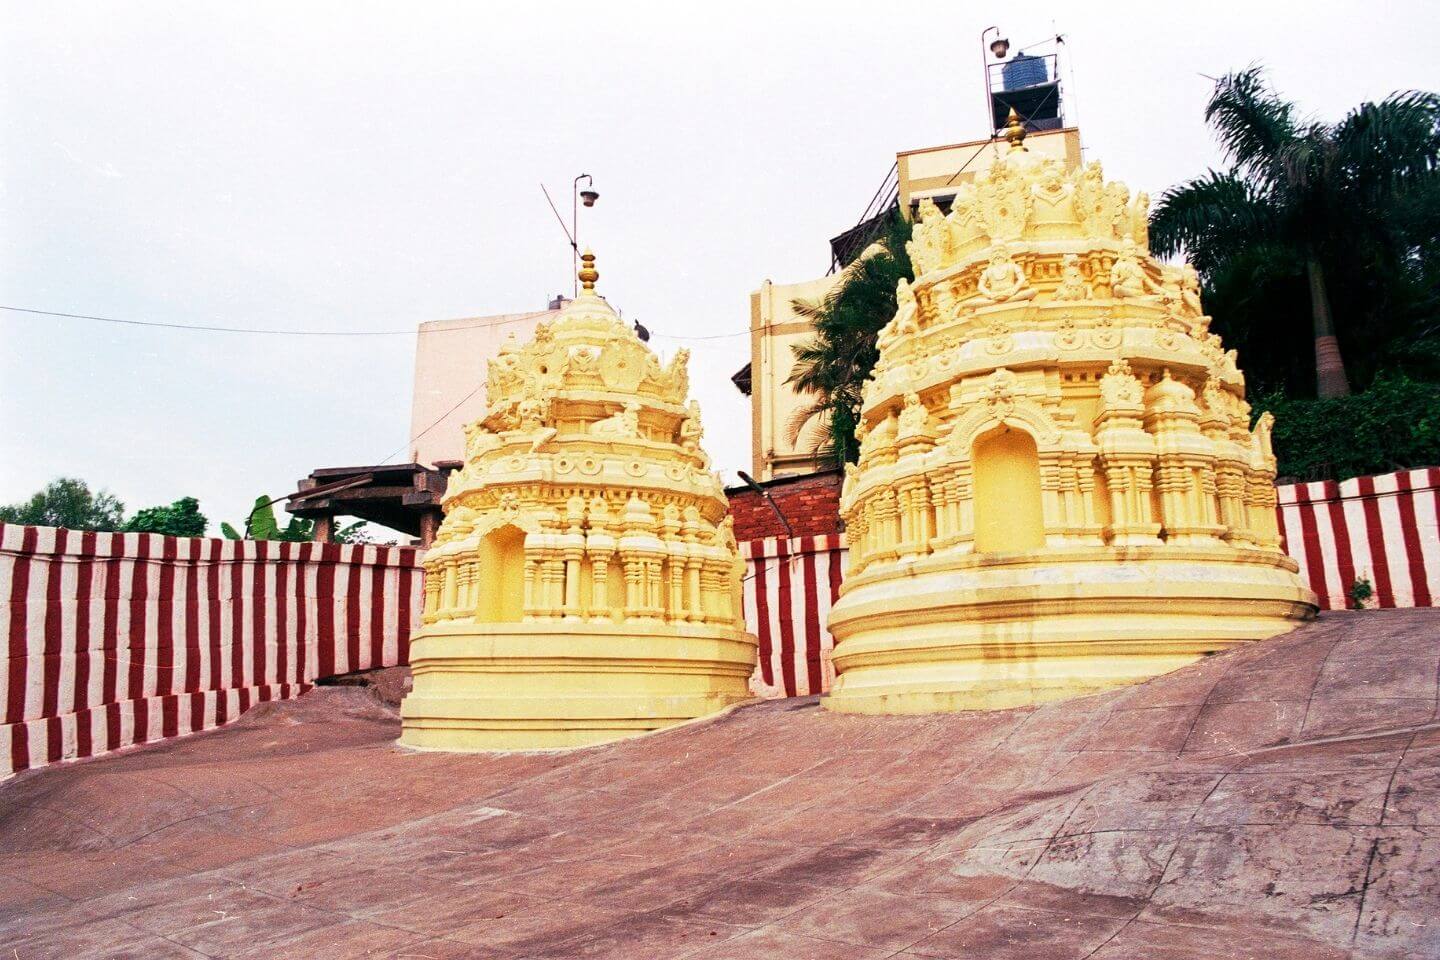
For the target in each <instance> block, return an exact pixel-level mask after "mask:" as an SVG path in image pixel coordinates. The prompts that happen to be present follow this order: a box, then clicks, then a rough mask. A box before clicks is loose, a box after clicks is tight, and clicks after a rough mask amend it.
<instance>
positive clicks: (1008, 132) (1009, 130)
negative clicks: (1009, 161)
mask: <svg viewBox="0 0 1440 960" xmlns="http://www.w3.org/2000/svg"><path fill="white" fill-rule="evenodd" d="M1005 139H1006V140H1009V141H1010V149H1012V150H1013V149H1015V148H1016V147H1019V148H1020V149H1021V150H1024V149H1026V147H1025V124H1023V123H1021V122H1020V115H1019V114H1018V113H1016V112H1015V108H1014V107H1011V108H1010V116H1008V117H1006V118H1005Z"/></svg>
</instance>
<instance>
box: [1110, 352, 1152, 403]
mask: <svg viewBox="0 0 1440 960" xmlns="http://www.w3.org/2000/svg"><path fill="white" fill-rule="evenodd" d="M1144 396H1145V387H1144V386H1143V385H1142V384H1141V383H1140V381H1139V379H1138V378H1136V376H1135V373H1134V371H1133V370H1131V369H1130V362H1129V361H1128V360H1126V359H1124V358H1123V357H1122V358H1120V359H1118V360H1115V361H1114V362H1113V363H1111V364H1110V367H1109V368H1108V369H1107V370H1106V371H1105V376H1103V377H1101V378H1100V402H1101V403H1102V404H1104V405H1105V407H1107V408H1114V407H1120V408H1126V409H1130V408H1133V409H1137V410H1138V409H1139V408H1140V406H1141V401H1142V400H1143V398H1144Z"/></svg>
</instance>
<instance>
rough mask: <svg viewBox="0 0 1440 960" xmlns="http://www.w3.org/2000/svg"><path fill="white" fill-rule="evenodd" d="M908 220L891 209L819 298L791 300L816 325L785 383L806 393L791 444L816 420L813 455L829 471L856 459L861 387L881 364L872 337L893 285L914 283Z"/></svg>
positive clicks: (892, 306) (886, 313)
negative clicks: (821, 440)
mask: <svg viewBox="0 0 1440 960" xmlns="http://www.w3.org/2000/svg"><path fill="white" fill-rule="evenodd" d="M909 239H910V223H909V222H908V221H907V220H905V219H904V218H903V217H901V216H900V211H899V210H898V209H892V210H891V212H890V216H889V217H888V218H887V219H886V221H885V223H884V226H883V228H882V232H881V235H880V237H879V239H878V240H876V241H875V242H874V243H873V244H871V245H870V246H869V247H868V248H866V250H865V252H864V253H862V254H860V256H859V257H858V258H857V259H856V260H855V261H854V262H853V263H851V264H850V265H849V266H848V267H846V268H845V272H844V275H843V276H842V277H841V278H840V280H839V282H838V283H836V285H835V286H834V287H832V288H831V290H830V292H829V293H828V294H826V295H825V297H824V299H823V300H819V301H814V300H796V301H794V302H793V304H792V306H793V307H794V309H795V312H796V313H797V314H799V315H800V316H802V317H805V318H806V319H808V320H809V321H810V322H811V323H812V324H813V325H814V327H815V336H814V337H812V338H810V339H809V340H806V341H804V342H803V343H799V344H796V345H795V346H794V347H793V348H792V351H793V353H794V354H795V366H794V369H793V370H792V372H791V374H790V378H789V380H787V381H786V382H787V383H790V384H792V385H793V386H794V387H795V390H796V392H798V393H808V394H811V396H812V399H811V402H809V403H807V404H806V405H804V406H803V407H802V408H801V409H800V410H798V411H797V412H796V414H795V415H794V416H792V417H791V418H790V422H789V423H788V424H787V432H788V434H789V440H790V442H791V443H792V444H793V443H794V442H795V441H796V440H797V439H798V438H799V436H800V433H801V431H802V430H804V429H805V427H806V426H807V425H808V424H809V423H810V422H811V421H813V420H816V419H818V420H819V422H820V423H821V425H822V426H823V427H824V429H825V432H826V433H827V435H828V436H829V442H828V443H826V444H824V445H823V446H822V447H821V448H820V450H819V452H818V456H819V458H820V459H821V460H822V461H823V462H826V463H828V464H829V465H831V466H840V465H841V464H845V463H853V462H854V461H855V460H856V459H857V458H858V456H859V452H860V451H859V447H858V445H857V444H856V442H855V427H856V425H857V424H858V423H859V418H860V389H861V387H862V386H864V384H865V380H866V379H867V378H868V377H869V376H870V371H871V370H872V369H873V368H874V367H875V361H876V360H877V359H879V356H880V355H879V352H878V351H877V350H876V347H875V337H876V335H877V334H879V332H880V328H881V327H883V326H885V324H887V323H889V322H890V318H891V317H893V316H894V315H895V310H896V307H897V305H896V302H895V288H896V286H897V285H898V284H899V282H900V280H901V278H902V277H903V278H904V279H906V280H913V279H915V271H914V268H913V267H911V266H910V255H909V254H908V253H907V252H906V251H905V243H906V241H908V240H909Z"/></svg>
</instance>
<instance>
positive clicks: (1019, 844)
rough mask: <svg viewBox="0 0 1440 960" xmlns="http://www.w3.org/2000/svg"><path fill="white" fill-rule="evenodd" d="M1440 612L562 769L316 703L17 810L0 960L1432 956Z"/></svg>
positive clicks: (690, 731) (106, 762) (32, 793)
mask: <svg viewBox="0 0 1440 960" xmlns="http://www.w3.org/2000/svg"><path fill="white" fill-rule="evenodd" d="M1437 683H1440V613H1437V612H1436V611H1433V610H1424V611H1384V612H1367V613H1355V614H1347V613H1337V614H1326V615H1323V616H1322V617H1321V618H1320V620H1319V621H1317V622H1316V623H1314V624H1311V625H1309V626H1306V627H1304V628H1302V629H1300V630H1298V631H1296V632H1294V633H1292V634H1289V635H1288V636H1285V637H1282V638H1278V639H1275V640H1271V641H1266V642H1264V643H1260V644H1256V645H1253V646H1251V647H1248V648H1246V649H1242V650H1236V651H1232V652H1229V653H1225V654H1222V655H1218V656H1214V657H1211V658H1208V659H1206V660H1204V661H1202V662H1200V663H1198V664H1196V665H1194V666H1192V667H1189V668H1186V669H1184V670H1181V671H1178V672H1176V673H1173V674H1169V675H1167V676H1163V677H1159V678H1156V679H1154V680H1151V681H1149V682H1147V683H1145V684H1142V685H1140V686H1136V687H1131V688H1127V689H1122V690H1115V691H1110V692H1108V693H1105V694H1101V695H1097V696H1093V697H1089V698H1086V699H1083V700H1075V701H1070V702H1066V703H1058V704H1051V705H1047V706H1044V707H1041V708H1038V709H1023V710H1011V711H1005V712H998V713H988V714H969V715H953V716H931V717H901V718H881V717H863V716H850V715H838V714H831V713H827V712H824V711H822V710H820V709H819V708H818V706H817V704H816V702H815V700H814V699H807V700H791V701H779V702H770V703H764V704H758V705H754V706H747V707H742V708H740V709H737V710H735V711H733V712H731V713H729V714H726V715H724V716H721V717H719V718H715V719H712V720H709V721H705V722H701V723H698V724H695V725H692V726H688V727H684V728H681V729H675V730H671V731H667V732H662V733H660V734H657V735H653V736H650V737H646V738H642V739H639V740H634V741H629V742H624V743H619V744H615V745H611V746H606V747H598V748H592V749H588V750H580V751H576V752H571V753H565V754H531V755H510V756H494V755H445V754H432V753H426V754H416V753H408V752H405V751H403V750H401V749H400V748H398V747H397V746H396V745H395V738H396V736H397V734H398V733H399V728H400V725H399V720H398V718H397V717H396V715H395V714H394V712H393V711H392V710H390V709H388V708H386V707H385V706H383V705H382V704H381V703H380V702H379V701H378V700H376V699H375V698H373V697H372V696H371V695H370V694H369V693H367V692H366V691H363V690H358V689H343V688H322V689H320V690H316V691H314V692H313V693H310V694H307V695H306V696H305V697H303V698H301V699H300V700H298V701H295V702H291V703H286V704H274V705H264V706H262V707H259V708H257V709H256V710H254V711H252V712H251V713H250V714H248V715H247V716H246V717H245V718H244V719H242V720H241V721H240V722H238V723H236V724H234V725H232V726H230V727H227V728H224V729H222V730H219V731H215V732H213V733H208V734H202V735H198V736H195V737H191V738H187V739H184V740H180V741H172V742H168V743H163V744H158V745H153V746H149V747H142V748H139V749H136V750H133V751H129V752H127V753H125V754H122V755H118V756H111V757H108V758H101V759H99V760H95V761H90V762H84V763H78V764H69V765H64V766H60V767H55V768H51V769H45V770H39V771H34V772H31V773H28V774H22V775H21V776H19V777H17V778H15V779H13V780H12V781H10V782H7V783H6V784H4V785H3V786H0V956H3V957H5V958H15V960H42V958H52V957H55V958H61V957H63V958H66V960H82V958H99V957H145V958H163V957H191V958H196V957H266V958H272V957H295V958H302V957H304V958H310V957H318V958H346V957H394V958H434V960H439V958H460V957H468V958H487V960H490V958H520V957H531V958H542V957H544V958H558V957H624V958H627V960H640V958H648V957H654V958H661V957H694V958H757V960H763V958H781V957H784V958H790V960H796V958H800V960H804V958H813V960H821V958H825V960H871V958H874V960H879V958H885V957H907V958H908V957H931V958H936V957H941V958H950V957H953V958H961V957H963V958H967V960H968V958H1016V960H1020V958H1024V960H1059V958H1067V960H1068V958H1074V960H1081V958H1094V960H1120V958H1136V960H1141V958H1143V960H1192V958H1193V960H1200V958H1205V960H1215V958H1235V960H1239V958H1266V960H1279V958H1303V960H1328V958H1341V957H1395V958H1401V957H1405V958H1412V957H1434V956H1440V909H1437V905H1440V719H1437V698H1436V694H1437Z"/></svg>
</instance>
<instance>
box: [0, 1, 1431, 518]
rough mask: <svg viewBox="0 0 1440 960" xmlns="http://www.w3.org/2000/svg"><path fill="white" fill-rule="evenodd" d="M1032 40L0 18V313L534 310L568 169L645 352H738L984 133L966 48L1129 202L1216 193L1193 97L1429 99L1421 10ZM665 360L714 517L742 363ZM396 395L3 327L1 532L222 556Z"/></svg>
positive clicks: (868, 22) (1119, 7) (292, 9)
mask: <svg viewBox="0 0 1440 960" xmlns="http://www.w3.org/2000/svg"><path fill="white" fill-rule="evenodd" d="M1030 6H1031V8H1032V9H1033V10H1041V9H1044V10H1046V11H1056V12H1057V20H1056V21H1055V22H1053V23H1052V21H1051V20H1050V18H1049V14H1048V13H1047V14H1045V15H1043V16H1042V15H1039V14H1035V15H1033V16H1030V17H1029V18H1028V19H1025V18H1022V16H1021V14H1019V13H1018V12H1017V11H1018V5H1016V4H1008V3H1006V4H1001V3H987V4H978V3H973V2H971V3H955V2H953V0H952V2H949V3H935V4H929V3H913V2H912V3H903V4H896V3H891V4H863V5H850V4H842V3H824V4H818V3H817V4H813V5H805V6H801V5H798V4H797V5H790V4H781V3H775V2H770V3H764V4H749V3H725V4H704V5H684V4H675V3H666V4H643V5H642V4H625V5H620V4H613V5H612V4H600V3H595V2H593V0H592V2H590V3H587V4H573V5H572V4H552V3H529V4H503V5H502V4H488V3H483V4H482V3H478V2H477V3H472V4H467V5H442V4H436V3H429V4H413V3H392V4H375V3H370V4H360V3H343V4H341V3H335V4H329V3H326V4H321V3H299V2H293V3H271V4H259V3H245V4H237V3H180V2H175V3H128V4H109V3H94V2H92V3H88V4H61V3H53V2H45V3H34V2H4V3H0V118H3V119H0V304H5V305H10V306H21V307H31V308H36V309H41V310H55V311H63V312H69V313H82V314H99V315H103V316H110V317H119V318H125V319H135V320H150V321H160V322H169V323H210V324H221V325H231V326H244V327H278V328H285V329H317V328H318V329H326V330H395V329H410V328H413V327H414V326H415V325H416V324H418V323H420V322H421V321H425V320H435V319H441V318H447V317H458V316H474V315H482V314H493V313H503V312H510V311H519V310H529V309H539V308H541V307H543V306H544V304H545V301H546V299H547V298H548V297H549V296H550V295H552V294H554V293H556V292H560V291H568V290H569V288H570V252H569V249H568V247H567V246H566V244H565V240H564V238H563V236H562V234H561V232H560V229H559V227H558V226H557V225H556V223H555V222H554V219H553V216H552V215H551V213H550V211H549V209H548V208H547V206H546V205H545V200H544V198H543V196H542V195H541V193H540V190H539V188H538V187H537V183H538V182H540V181H542V180H543V181H544V182H545V183H546V184H548V185H549V186H550V188H551V190H552V192H553V193H555V194H556V198H557V200H559V201H560V203H561V205H562V208H563V207H564V206H565V205H566V204H568V197H567V196H566V194H567V191H566V189H565V188H566V187H567V186H568V185H569V184H570V181H571V179H572V178H573V177H574V176H575V175H576V174H578V173H582V172H583V173H590V174H593V175H594V177H595V181H596V188H597V189H598V190H599V192H600V195H601V198H600V202H599V204H598V205H597V206H596V207H595V209H594V210H593V211H589V212H588V214H589V215H588V216H587V217H586V218H585V219H583V221H582V226H581V240H582V243H587V244H589V245H592V246H593V247H594V248H595V251H596V253H597V255H598V256H599V267H600V272H601V275H602V279H601V281H600V284H599V286H600V289H601V291H602V292H603V293H605V294H606V295H607V296H608V297H609V298H610V300H611V302H612V303H614V304H615V305H616V306H617V307H619V308H621V309H623V311H624V313H625V316H626V317H627V318H628V317H638V318H639V319H640V320H642V322H644V323H645V324H646V325H648V326H649V327H650V328H651V329H652V330H654V331H655V332H656V333H657V334H671V335H675V336H687V335H688V336H705V335H714V334H720V333H736V334H741V333H743V331H744V330H745V329H746V326H747V324H748V318H749V293H750V291H751V290H753V289H755V288H756V287H757V286H758V285H759V283H760V282H761V281H762V280H763V279H765V278H767V277H768V278H771V279H773V280H775V281H777V282H792V281H797V280H804V279H809V278H811V277H814V276H818V275H820V274H822V273H823V272H824V270H825V268H826V266H827V265H828V261H829V254H828V247H827V245H826V241H827V239H828V238H829V237H830V236H831V235H832V234H834V233H837V232H839V231H840V230H842V229H844V228H846V227H848V226H850V225H851V224H853V223H854V221H855V219H856V218H857V217H858V216H859V214H860V212H861V210H862V209H863V207H864V206H865V203H866V201H868V200H869V198H870V195H871V194H872V193H873V192H874V190H875V188H876V187H877V186H878V185H879V182H880V180H881V178H882V177H883V176H884V175H885V172H886V170H887V169H888V168H889V166H890V164H891V162H892V161H893V159H894V154H895V151H896V150H899V149H907V148H913V147H920V146H928V145H933V144H939V143H951V142H956V141H961V140H969V139H976V138H978V137H982V136H984V135H985V134H986V133H987V132H988V131H986V130H985V124H986V120H985V117H984V112H983V111H984V94H983V88H982V87H981V82H980V66H979V62H978V61H979V52H980V51H979V46H978V36H979V34H980V31H981V30H982V29H983V28H984V27H985V26H987V25H989V24H992V23H996V24H999V25H1000V26H1001V27H1002V28H1003V30H1004V32H1005V33H1006V34H1007V35H1008V36H1009V37H1010V39H1011V40H1012V41H1013V42H1014V43H1015V44H1016V45H1023V44H1025V43H1027V42H1030V41H1032V40H1038V39H1041V38H1043V37H1045V36H1046V35H1048V34H1051V33H1053V32H1054V31H1055V30H1056V29H1057V28H1058V29H1059V30H1060V32H1063V33H1065V34H1066V36H1067V40H1068V43H1067V46H1066V48H1065V50H1066V55H1067V57H1068V61H1069V64H1070V65H1072V66H1073V68H1074V78H1075V83H1074V84H1073V85H1071V86H1070V88H1069V90H1068V91H1067V95H1068V103H1069V108H1070V116H1071V119H1073V120H1078V121H1079V124H1080V127H1081V130H1082V135H1083V138H1084V143H1085V147H1086V153H1087V157H1088V158H1091V159H1101V160H1103V161H1104V163H1105V165H1106V170H1107V173H1108V174H1109V175H1110V176H1111V177H1112V178H1113V177H1118V178H1120V179H1123V180H1125V181H1127V182H1128V183H1129V184H1130V186H1131V187H1132V188H1135V189H1146V190H1149V191H1150V192H1151V194H1152V195H1158V194H1159V193H1160V192H1161V191H1162V190H1163V189H1164V188H1165V187H1167V186H1169V185H1170V184H1173V183H1175V182H1176V181H1179V180H1182V179H1185V178H1188V177H1190V176H1194V175H1196V174H1198V173H1200V172H1202V171H1203V170H1204V169H1205V168H1206V167H1207V166H1208V165H1211V164H1214V163H1216V162H1217V152H1216V150H1215V148H1214V145H1213V144H1212V142H1211V141H1210V139H1209V137H1208V134H1207V132H1206V130H1205V128H1204V125H1203V123H1202V117H1201V110H1202V107H1203V104H1204V101H1205V98H1206V95H1207V93H1208V92H1209V83H1208V81H1206V80H1204V79H1203V78H1202V77H1200V76H1199V75H1198V73H1206V74H1211V75H1218V74H1221V73H1224V72H1226V71H1229V70H1234V69H1239V68H1242V67H1244V66H1246V65H1248V64H1250V63H1252V62H1255V61H1263V62H1264V63H1266V64H1267V65H1268V66H1269V67H1270V68H1271V78H1272V80H1273V82H1274V83H1276V85H1278V86H1279V88H1280V89H1281V91H1282V92H1283V93H1285V94H1286V95H1288V96H1291V97H1293V98H1295V99H1297V100H1299V101H1301V103H1302V104H1303V105H1304V106H1305V107H1306V108H1307V109H1309V110H1312V111H1314V112H1316V113H1317V114H1319V115H1321V116H1322V117H1325V118H1331V119H1333V118H1336V117H1338V116H1339V115H1340V114H1342V113H1343V112H1344V111H1345V110H1346V109H1348V108H1349V107H1351V106H1353V105H1354V104H1356V103H1359V102H1360V101H1362V100H1364V99H1372V98H1378V97H1382V96H1384V95H1386V94H1388V93H1389V92H1391V91H1392V90H1395V89H1403V88H1414V87H1418V88H1426V89H1432V90H1433V89H1437V88H1440V61H1437V60H1436V58H1435V56H1434V47H1435V43H1436V40H1437V39H1440V30H1437V25H1440V12H1437V8H1435V7H1433V6H1432V5H1430V4H1426V3H1421V2H1409V3H1406V2H1391V3H1383V4H1382V3H1374V2H1368V3H1323V2H1305V3H1298V2H1297V3H1273V2H1256V0H1250V2H1245V3H1232V2H1219V0H1212V2H1208V3H1204V4H1192V3H1185V4H1164V3H1148V4H1138V3H1103V2H1093V3H1087V4H1083V5H1082V4H1074V5H1063V6H1062V5H1055V4H1047V5H1040V4H1032V5H1030ZM1067 73H1068V70H1067ZM681 343H682V341H677V340H673V339H664V338H662V337H659V336H657V337H656V338H655V339H654V340H653V341H652V345H653V346H657V347H659V348H660V349H661V350H662V351H664V352H666V353H667V354H668V353H670V352H673V350H674V349H675V348H676V347H677V346H679V345H680V344H681ZM689 345H690V346H691V348H692V350H693V352H694V356H693V359H692V363H691V370H692V383H693V384H694V392H695V394H696V395H697V396H698V397H699V398H700V401H701V403H702V405H703V407H704V411H705V425H706V431H707V432H706V446H707V447H708V449H709V450H710V452H711V453H712V455H713V457H714V459H715V462H716V464H717V466H718V467H721V468H723V469H724V471H725V476H726V479H727V481H729V482H733V481H734V477H735V475H734V470H735V469H736V468H740V469H748V468H749V449H750V448H749V412H748V401H747V400H746V399H745V398H743V397H741V396H740V395H739V394H738V393H736V392H735V390H734V388H733V386H732V385H731V384H730V382H729V376H730V374H731V373H733V372H734V371H735V370H736V369H738V368H739V367H740V366H741V364H743V363H744V362H745V361H746V360H747V359H748V350H749V347H748V340H747V338H746V337H745V336H735V337H732V338H729V339H721V340H707V341H703V342H694V343H691V344H689ZM413 360H414V340H413V338H412V337H355V338H298V337H278V336H239V335H232V334H221V333H196V332H185V331H175V330H160V329H145V328H136V327H122V326H116V325H111V324H99V323H93V322H89V321H81V320H60V319H51V318H44V317H31V316H25V315H20V314H12V313H5V312H0V502H12V501H15V500H18V499H20V498H22V497H25V496H28V495H29V494H30V493H32V492H33V491H34V490H36V489H38V488H39V487H40V486H42V485H43V484H44V483H46V482H47V481H48V480H50V479H51V478H53V477H55V476H59V475H73V476H79V477H83V478H85V479H86V480H88V481H89V482H90V484H91V485H92V487H105V488H108V489H109V490H111V491H112V492H114V493H115V494H117V495H118V496H119V497H120V498H121V499H123V500H124V501H125V503H126V506H127V507H128V508H129V509H130V510H132V511H133V510H135V509H138V508H140V507H144V506H149V505H153V504H159V503H169V502H170V501H172V500H174V499H175V498H177V497H180V496H185V495H194V496H198V497H199V498H200V500H201V505H202V509H203V510H204V511H205V512H206V513H207V514H208V515H209V516H210V518H211V521H212V524H213V525H214V526H212V531H213V530H215V529H217V528H218V521H219V520H222V519H228V520H231V521H236V520H238V519H240V518H242V517H243V515H244V513H245V511H246V510H247V509H248V506H249V504H250V503H251V501H252V500H253V499H254V497H255V496H256V495H258V494H260V493H262V492H263V493H267V494H270V495H279V494H281V493H285V492H289V491H290V490H293V489H294V483H295V481H296V480H298V479H299V478H301V477H303V476H305V475H306V474H308V473H309V472H310V470H311V469H313V468H315V467H323V466H342V465H350V464H365V463H373V462H375V461H376V460H378V459H379V458H381V457H384V456H386V455H387V454H389V453H390V452H391V451H393V450H395V449H396V448H398V447H401V446H403V445H404V444H405V441H406V438H407V434H408V425H409V412H410V391H411V379H412V364H413ZM1242 362H1243V358H1242ZM481 375H482V371H481V369H480V365H479V364H478V362H477V370H476V376H477V380H478V378H479V377H480V376H481Z"/></svg>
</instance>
